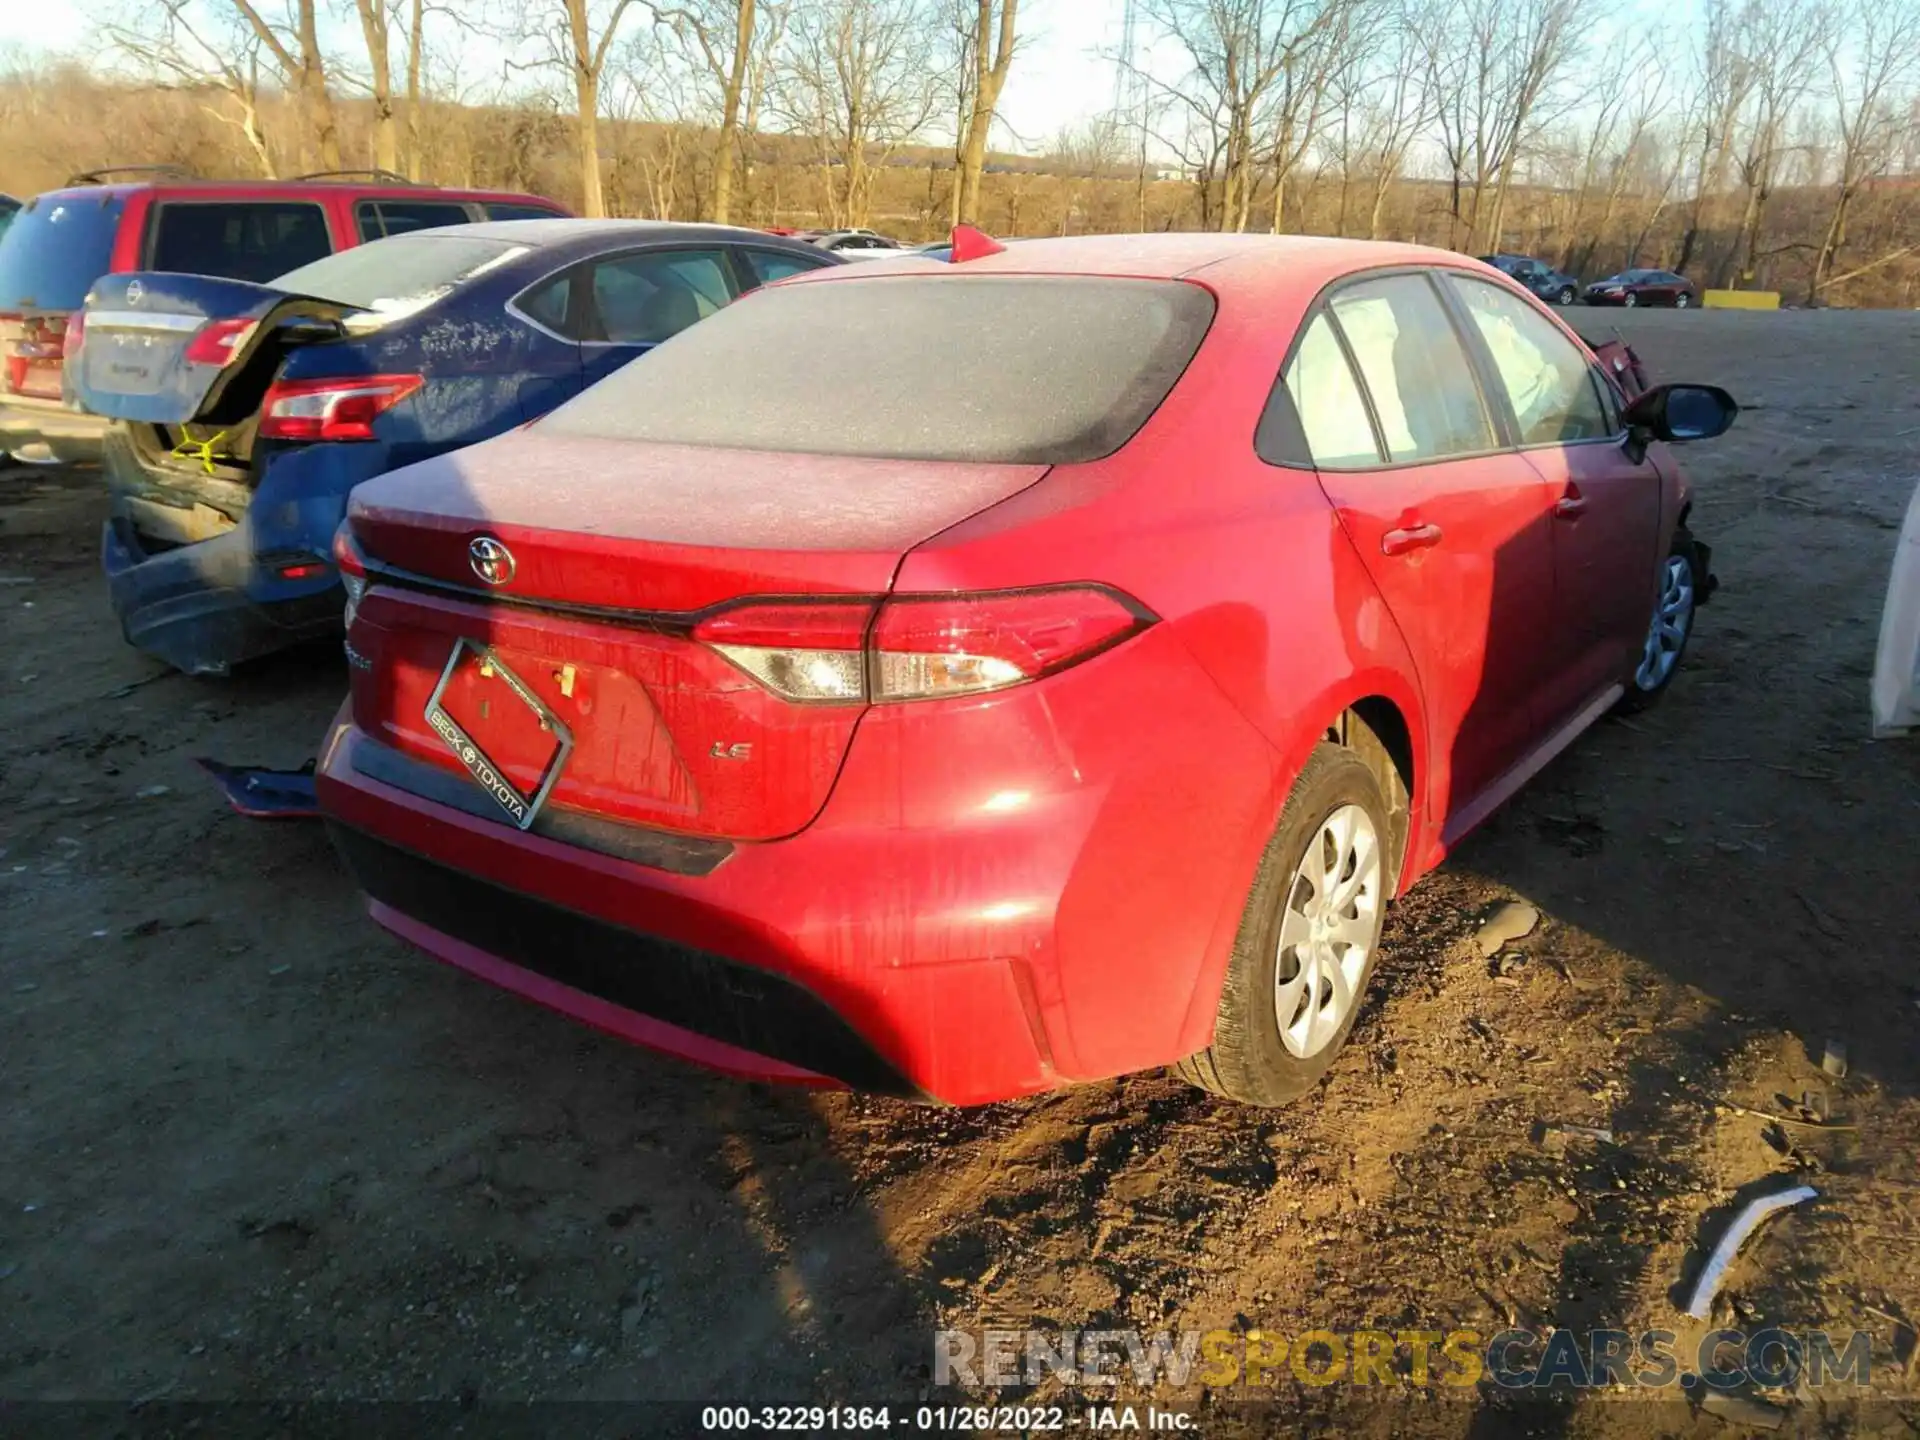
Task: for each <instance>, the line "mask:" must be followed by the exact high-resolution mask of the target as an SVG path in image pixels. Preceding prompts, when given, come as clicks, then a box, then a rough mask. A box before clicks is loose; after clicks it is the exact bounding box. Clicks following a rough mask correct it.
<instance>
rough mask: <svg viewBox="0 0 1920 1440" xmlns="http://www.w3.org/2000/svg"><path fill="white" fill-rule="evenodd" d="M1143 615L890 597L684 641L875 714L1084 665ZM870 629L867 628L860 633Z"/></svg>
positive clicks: (709, 626) (710, 626)
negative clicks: (887, 706)
mask: <svg viewBox="0 0 1920 1440" xmlns="http://www.w3.org/2000/svg"><path fill="white" fill-rule="evenodd" d="M1155 618H1156V617H1155V616H1154V615H1153V614H1152V613H1151V612H1149V611H1148V610H1146V609H1145V608H1144V607H1142V606H1140V605H1138V604H1137V603H1135V602H1134V601H1132V600H1129V599H1128V598H1126V597H1125V596H1123V595H1120V594H1118V593H1117V592H1114V591H1111V590H1108V589H1106V588H1104V587H1101V586H1092V585H1075V586H1054V587H1049V588H1045V589H1038V590H1020V591H1000V592H992V593H984V594H958V595H900V596H894V597H891V598H889V599H887V600H885V601H883V602H881V604H880V607H879V611H878V615H877V618H876V616H875V612H874V609H873V606H872V602H867V601H860V602H848V601H832V602H784V601H769V602H764V603H761V602H755V603H752V604H747V605H742V606H737V607H734V608H732V609H729V610H724V611H721V612H720V613H718V614H716V615H712V616H709V617H708V618H707V619H705V620H703V621H701V622H700V623H699V624H698V625H697V626H695V628H694V632H693V635H694V638H695V639H696V640H700V641H703V642H705V643H707V644H710V645H712V646H713V647H714V648H715V649H716V650H718V651H719V652H720V653H721V654H722V655H725V656H726V657H727V658H728V659H729V660H731V661H732V662H733V663H734V664H735V665H738V666H739V667H740V668H741V669H742V670H744V671H746V672H747V674H749V675H751V676H752V677H753V678H754V679H755V680H757V681H759V682H760V683H761V684H762V685H764V686H766V687H767V689H769V690H771V691H773V692H774V693H775V694H776V695H780V696H782V697H784V698H785V699H788V700H796V701H803V702H815V703H836V702H837V703H842V704H846V703H854V702H861V701H872V702H873V703H875V704H880V703H886V702H891V701H901V700H934V699H939V698H941V697H944V696H954V695H978V694H984V693H986V692H989V691H993V690H1004V689H1006V688H1007V687H1008V686H1010V685H1019V684H1023V683H1024V682H1026V681H1029V680H1037V679H1039V678H1041V677H1042V676H1045V675H1051V674H1054V673H1056V672H1058V671H1061V670H1065V669H1067V668H1069V667H1070V666H1073V665H1078V664H1079V663H1080V662H1081V661H1083V660H1089V659H1092V658H1093V657H1094V656H1095V655H1098V654H1100V653H1101V652H1102V651H1103V650H1108V649H1111V648H1112V647H1113V646H1115V645H1118V644H1119V643H1120V642H1121V641H1123V640H1126V639H1127V638H1129V637H1130V636H1133V635H1136V634H1138V633H1139V632H1140V631H1142V630H1144V629H1146V628H1147V627H1148V626H1149V625H1151V624H1153V623H1154V620H1155ZM869 622H871V623H869Z"/></svg>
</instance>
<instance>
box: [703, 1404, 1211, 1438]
mask: <svg viewBox="0 0 1920 1440" xmlns="http://www.w3.org/2000/svg"><path fill="white" fill-rule="evenodd" d="M1193 1424H1194V1420H1193V1417H1192V1416H1191V1415H1188V1414H1186V1413H1185V1412H1184V1411H1180V1410H1162V1409H1160V1408H1159V1407H1158V1406H1154V1405H1148V1406H1145V1407H1144V1408H1143V1407H1140V1406H1135V1405H1094V1406H1089V1407H1088V1408H1087V1409H1085V1410H1070V1409H1068V1408H1066V1407H1065V1406H1061V1405H920V1406H916V1407H914V1408H913V1409H907V1408H905V1407H904V1406H903V1407H900V1408H898V1409H896V1408H894V1407H892V1406H887V1405H709V1406H707V1407H705V1408H704V1409H703V1410H702V1411H701V1412H700V1428H701V1429H702V1430H706V1431H717V1432H734V1433H739V1434H754V1433H777V1432H783V1431H797V1432H801V1433H805V1434H818V1433H819V1432H820V1431H822V1430H843V1431H865V1430H880V1431H891V1430H901V1431H906V1432H909V1433H947V1434H981V1433H993V1432H996V1431H1004V1432H1006V1433H1008V1434H1014V1435H1030V1434H1033V1433H1034V1432H1036V1431H1045V1430H1055V1431H1067V1430H1093V1431H1100V1430H1111V1431H1127V1430H1135V1431H1139V1430H1149V1431H1162V1432H1173V1431H1187V1430H1191V1429H1192V1428H1193Z"/></svg>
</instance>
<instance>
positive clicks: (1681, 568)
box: [1620, 525, 1707, 714]
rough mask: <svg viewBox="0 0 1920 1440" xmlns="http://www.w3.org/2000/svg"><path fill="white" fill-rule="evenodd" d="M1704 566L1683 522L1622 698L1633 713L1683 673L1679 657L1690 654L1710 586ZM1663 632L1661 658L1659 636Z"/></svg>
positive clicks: (1623, 707) (1623, 706) (1662, 571)
mask: <svg viewBox="0 0 1920 1440" xmlns="http://www.w3.org/2000/svg"><path fill="white" fill-rule="evenodd" d="M1700 570H1701V567H1700V550H1699V546H1698V545H1697V544H1696V543H1695V542H1694V538H1693V532H1692V531H1691V530H1689V529H1687V527H1686V526H1684V525H1682V526H1681V527H1680V528H1679V529H1678V530H1676V531H1674V534H1673V548H1672V549H1671V550H1669V551H1668V552H1667V560H1666V563H1665V564H1664V565H1662V566H1661V567H1660V593H1659V595H1658V596H1656V597H1655V599H1654V602H1653V604H1654V613H1653V616H1652V618H1651V619H1650V620H1649V621H1648V623H1647V639H1646V644H1645V645H1644V646H1643V647H1642V649H1641V652H1640V658H1639V659H1638V660H1637V661H1636V662H1635V665H1634V670H1633V673H1632V674H1631V675H1629V676H1628V677H1627V692H1626V694H1625V695H1624V696H1622V697H1621V700H1620V709H1621V710H1623V711H1625V712H1627V713H1628V714H1631V713H1633V712H1634V711H1636V710H1644V709H1646V708H1647V707H1648V706H1649V705H1651V704H1653V703H1654V702H1655V701H1656V700H1658V699H1659V698H1660V697H1661V696H1662V695H1664V694H1666V693H1667V687H1668V686H1670V685H1672V684H1673V677H1674V676H1675V675H1677V674H1679V673H1680V661H1681V660H1682V659H1683V658H1684V657H1685V656H1686V653H1687V642H1688V641H1690V640H1692V639H1693V623H1694V619H1695V617H1696V616H1698V615H1699V613H1700V597H1701V595H1702V594H1703V593H1704V587H1705V585H1706V578H1707V577H1706V576H1705V575H1703V574H1701V573H1700ZM1667 620H1672V621H1677V624H1678V631H1679V633H1678V638H1677V639H1676V638H1675V637H1674V636H1673V634H1672V633H1671V630H1670V629H1669V628H1668V627H1666V626H1663V624H1662V622H1663V621H1667ZM1663 632H1664V636H1663ZM1661 636H1663V638H1661V640H1660V650H1659V655H1658V657H1657V658H1656V656H1655V650H1654V647H1655V641H1656V637H1661Z"/></svg>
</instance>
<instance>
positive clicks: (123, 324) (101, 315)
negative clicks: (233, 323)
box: [86, 310, 209, 335]
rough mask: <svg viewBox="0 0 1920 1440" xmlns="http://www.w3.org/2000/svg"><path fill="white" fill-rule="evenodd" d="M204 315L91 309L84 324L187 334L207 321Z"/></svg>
mask: <svg viewBox="0 0 1920 1440" xmlns="http://www.w3.org/2000/svg"><path fill="white" fill-rule="evenodd" d="M208 318H209V317H207V316H205V315H178V314H170V313H168V312H166V311H164V310H93V311H89V312H88V313H87V319H86V326H87V329H88V331H89V332H91V331H95V330H165V331H169V332H172V333H175V334H181V335H184V334H187V333H188V332H189V331H193V330H198V329H199V328H200V327H201V326H202V325H205V324H206V323H207V320H208Z"/></svg>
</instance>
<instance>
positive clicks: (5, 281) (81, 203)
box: [0, 195, 120, 310]
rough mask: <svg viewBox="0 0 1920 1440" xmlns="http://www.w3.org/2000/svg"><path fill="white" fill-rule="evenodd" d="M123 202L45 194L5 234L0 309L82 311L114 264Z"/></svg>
mask: <svg viewBox="0 0 1920 1440" xmlns="http://www.w3.org/2000/svg"><path fill="white" fill-rule="evenodd" d="M119 228H120V201H119V199H118V198H117V197H107V196H100V195H82V196H80V197H74V196H42V197H41V198H39V199H38V200H34V201H32V202H30V203H29V204H28V205H27V207H26V208H25V209H23V210H22V211H21V212H20V213H19V214H18V215H16V216H14V217H13V223H12V224H11V225H9V226H8V227H7V233H6V234H5V235H4V236H0V310H78V309H79V308H80V306H81V303H82V302H83V301H84V300H85V299H86V298H87V291H88V290H89V289H90V288H91V287H92V285H93V282H94V281H96V280H98V279H99V278H100V277H101V276H102V275H104V274H106V273H107V267H108V266H109V265H111V264H112V263H113V237H114V235H115V234H116V233H117V232H118V230H119Z"/></svg>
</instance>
